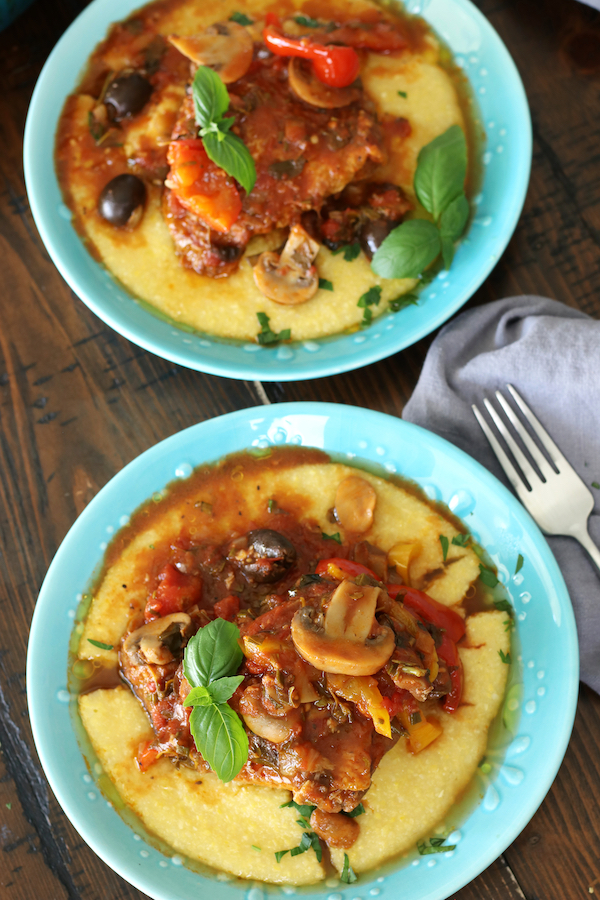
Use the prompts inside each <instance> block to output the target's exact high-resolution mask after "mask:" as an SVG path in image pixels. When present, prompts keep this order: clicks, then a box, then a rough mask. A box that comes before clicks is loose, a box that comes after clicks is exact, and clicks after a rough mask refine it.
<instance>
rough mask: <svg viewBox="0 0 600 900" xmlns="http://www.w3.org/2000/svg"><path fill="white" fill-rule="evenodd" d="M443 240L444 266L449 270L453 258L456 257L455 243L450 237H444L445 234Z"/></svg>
mask: <svg viewBox="0 0 600 900" xmlns="http://www.w3.org/2000/svg"><path fill="white" fill-rule="evenodd" d="M441 241H442V259H443V261H444V268H445V269H446V271H448V269H449V268H450V266H451V265H452V260H453V259H454V244H453V242H452V241H451V240H450V238H449V237H444V235H442V236H441Z"/></svg>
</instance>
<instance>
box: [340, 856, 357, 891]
mask: <svg viewBox="0 0 600 900" xmlns="http://www.w3.org/2000/svg"><path fill="white" fill-rule="evenodd" d="M340 881H343V882H344V883H345V884H354V882H355V881H358V876H357V874H356V873H355V871H354V870H353V868H352V866H351V865H350V860H349V858H348V854H347V853H344V868H343V869H342V874H341V875H340Z"/></svg>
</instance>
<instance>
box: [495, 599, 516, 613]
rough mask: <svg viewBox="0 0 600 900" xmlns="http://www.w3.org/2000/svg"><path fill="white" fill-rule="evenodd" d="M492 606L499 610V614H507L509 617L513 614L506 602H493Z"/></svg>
mask: <svg viewBox="0 0 600 900" xmlns="http://www.w3.org/2000/svg"><path fill="white" fill-rule="evenodd" d="M494 606H495V607H496V609H499V610H500V612H507V613H510V614H511V615H512V613H513V608H512V606H511V605H510V603H509V602H508V600H494Z"/></svg>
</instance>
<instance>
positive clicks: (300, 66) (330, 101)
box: [288, 57, 360, 109]
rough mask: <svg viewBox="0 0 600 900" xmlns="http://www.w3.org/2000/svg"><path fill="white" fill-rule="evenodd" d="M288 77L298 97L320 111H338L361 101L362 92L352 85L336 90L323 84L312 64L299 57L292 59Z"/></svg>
mask: <svg viewBox="0 0 600 900" xmlns="http://www.w3.org/2000/svg"><path fill="white" fill-rule="evenodd" d="M288 77H289V82H290V87H291V89H292V90H293V92H294V93H295V94H296V96H297V97H300V99H301V100H304V102H305V103H309V104H310V105H311V106H317V107H319V109H338V108H339V107H340V106H349V105H350V104H351V103H354V101H355V100H359V99H360V90H359V89H358V88H355V87H352V85H350V87H344V88H336V87H328V86H327V85H326V84H323V82H322V81H319V79H318V78H317V76H316V75H315V73H314V71H313V67H312V65H311V64H310V62H307V61H306V60H304V59H299V58H298V57H296V58H292V59H290V62H289V65H288Z"/></svg>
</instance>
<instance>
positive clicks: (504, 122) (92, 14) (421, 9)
mask: <svg viewBox="0 0 600 900" xmlns="http://www.w3.org/2000/svg"><path fill="white" fill-rule="evenodd" d="M139 5H140V0H95V2H93V3H91V4H90V5H89V6H88V7H87V8H86V9H85V10H84V12H83V13H82V14H81V15H80V16H79V18H78V19H77V20H76V21H75V22H74V23H73V24H72V25H71V27H70V28H69V30H68V31H67V32H66V33H65V34H64V35H63V37H62V38H61V40H60V41H59V43H58V44H57V46H56V48H55V49H54V51H53V53H52V54H51V56H50V57H49V59H48V61H47V63H46V65H45V67H44V69H43V71H42V74H41V76H40V80H39V82H38V84H37V86H36V89H35V92H34V95H33V99H32V101H31V107H30V110H29V115H28V117H27V126H26V130H25V178H26V183H27V191H28V194H29V201H30V204H31V209H32V212H33V215H34V218H35V221H36V224H37V227H38V229H39V232H40V234H41V237H42V240H43V241H44V243H45V245H46V247H47V249H48V252H49V253H50V256H51V257H52V259H53V261H54V263H55V265H56V266H57V268H58V269H59V271H60V273H61V274H62V276H63V277H64V279H65V280H66V281H67V283H68V284H69V285H70V287H71V288H72V289H73V290H74V291H75V293H76V294H77V295H78V296H79V297H81V299H82V300H83V301H84V303H86V304H87V305H88V306H89V307H90V309H92V310H93V311H94V312H95V313H96V315H98V316H99V317H100V318H101V319H103V320H104V321H105V322H106V323H107V324H108V325H110V326H111V327H112V328H114V329H115V330H116V331H118V332H119V333H120V334H122V335H124V336H125V337H126V338H128V339H129V340H131V341H133V342H134V343H136V344H139V345H140V346H141V347H144V348H146V349H147V350H151V351H152V352H153V353H156V354H158V355H159V356H162V357H164V358H165V359H168V360H171V361H172V362H175V363H178V364H180V365H183V366H188V367H189V368H192V369H198V370H200V371H203V372H210V373H213V374H216V375H224V376H228V377H230V378H246V379H255V378H260V379H264V380H266V381H291V380H298V379H304V378H317V377H323V376H325V375H333V374H336V373H339V372H345V371H348V370H350V369H355V368H358V367H359V366H364V365H367V364H368V363H372V362H375V361H377V360H379V359H383V358H385V357H387V356H390V355H391V354H392V353H396V352H397V351H399V350H402V349H403V348H404V347H408V346H409V345H410V344H413V343H414V342H415V341H417V340H419V339H420V338H422V337H424V336H425V335H426V334H429V333H430V332H431V331H433V330H434V329H435V328H437V327H438V326H439V325H441V324H442V323H443V322H445V321H446V320H447V319H448V318H450V316H451V315H453V313H455V312H456V311H457V310H458V309H460V307H461V306H462V305H463V304H464V303H465V302H466V301H467V300H468V299H469V297H470V296H471V295H472V294H473V293H474V292H475V291H476V290H477V288H478V287H479V285H480V284H481V283H482V282H483V280H484V279H485V278H486V276H487V275H488V274H489V272H490V271H491V270H492V269H493V267H494V266H495V264H496V262H497V261H498V259H499V258H500V256H501V254H502V252H503V251H504V248H505V247H506V245H507V243H508V240H509V238H510V236H511V235H512V233H513V231H514V229H515V227H516V224H517V220H518V218H519V215H520V212H521V209H522V206H523V202H524V199H525V193H526V191H527V185H528V182H529V170H530V165H531V121H530V117H529V109H528V106H527V100H526V97H525V93H524V91H523V86H522V84H521V80H520V78H519V74H518V72H517V70H516V68H515V65H514V63H513V61H512V59H511V57H510V55H509V53H508V51H507V50H506V47H505V46H504V44H503V43H502V41H501V40H500V38H499V37H498V35H497V34H496V32H495V31H494V29H493V28H492V26H491V25H490V23H489V22H488V21H487V19H485V18H484V16H482V15H481V13H480V12H479V11H478V10H477V9H476V8H475V6H473V4H472V3H470V2H469V0H407V2H406V8H407V9H408V10H409V11H410V12H414V13H419V14H422V15H423V16H424V17H425V18H426V19H427V20H428V21H429V22H430V23H431V25H432V26H433V28H434V29H435V30H436V31H437V33H438V34H439V35H440V36H441V37H442V38H443V39H444V41H446V43H447V44H448V45H449V46H450V48H451V49H452V51H453V52H454V54H455V59H456V61H457V63H458V65H459V66H461V67H462V69H463V71H464V73H465V75H466V76H467V78H468V79H469V81H470V83H471V86H472V89H473V94H474V96H475V98H476V100H477V103H478V104H479V108H480V114H481V128H482V129H483V130H484V131H485V132H486V134H487V142H486V144H485V146H484V147H483V148H482V150H481V153H482V160H481V164H482V168H483V171H484V178H483V185H482V190H481V192H480V194H479V195H478V196H477V197H476V198H475V199H474V205H475V214H474V217H473V220H472V223H471V225H470V228H469V231H468V233H467V235H466V236H465V238H464V239H463V240H462V243H461V245H460V247H459V248H458V250H457V253H456V257H455V260H454V262H453V264H452V267H451V270H450V271H449V272H442V273H441V274H440V275H439V276H438V278H436V279H435V280H434V282H433V283H432V284H430V285H428V286H427V287H426V288H425V290H424V291H423V293H422V295H421V299H420V301H419V304H418V306H412V307H409V308H407V309H405V310H402V311H401V312H400V313H396V314H387V315H384V316H382V317H380V318H379V319H377V320H376V321H375V322H374V323H373V324H372V325H371V326H370V327H369V328H366V329H363V330H362V331H360V332H359V333H357V334H352V335H339V336H337V337H333V338H327V339H323V340H318V341H304V342H297V343H292V344H284V345H282V346H280V347H270V348H269V347H260V346H259V345H258V344H256V343H252V342H250V343H243V342H240V341H236V342H234V341H223V340H217V339H215V338H211V337H210V336H209V335H202V334H190V333H188V332H185V331H181V330H179V329H177V328H176V327H175V326H174V325H171V324H169V323H168V322H165V321H163V320H161V319H160V318H158V317H157V316H154V315H153V314H152V313H150V312H149V311H148V310H147V308H144V307H143V306H142V305H140V304H139V303H137V302H136V301H135V299H133V297H132V296H131V295H130V294H129V293H127V292H126V291H125V290H124V289H123V288H122V287H120V286H119V284H117V283H116V282H115V281H114V280H113V279H112V277H111V276H110V275H109V274H108V272H107V271H106V270H105V269H104V268H103V267H102V266H101V265H99V264H98V263H97V262H95V261H94V259H92V257H91V256H90V254H89V253H88V252H87V250H86V248H85V246H84V245H83V243H82V242H81V240H80V238H79V237H78V235H77V233H76V232H75V231H74V229H73V227H72V225H71V214H70V212H69V210H68V209H67V207H66V206H65V205H64V203H63V202H62V197H61V193H60V190H59V187H58V184H57V180H56V175H55V172H54V161H53V144H54V134H55V130H56V123H57V120H58V117H59V115H60V111H61V109H62V106H63V103H64V100H65V97H66V96H67V95H68V94H69V93H70V92H71V91H72V90H73V89H74V87H75V85H76V83H77V80H78V78H79V74H80V72H81V71H82V69H83V67H84V66H85V63H86V60H87V58H88V56H89V54H90V53H91V51H92V50H93V48H94V47H95V45H96V44H97V43H98V41H99V40H100V39H101V38H102V36H103V35H104V34H105V33H106V30H107V28H108V26H109V24H110V23H111V22H113V21H115V20H119V19H122V18H124V17H125V16H126V15H127V14H128V13H129V12H131V11H132V10H133V9H135V8H136V7H138V6H139Z"/></svg>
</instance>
